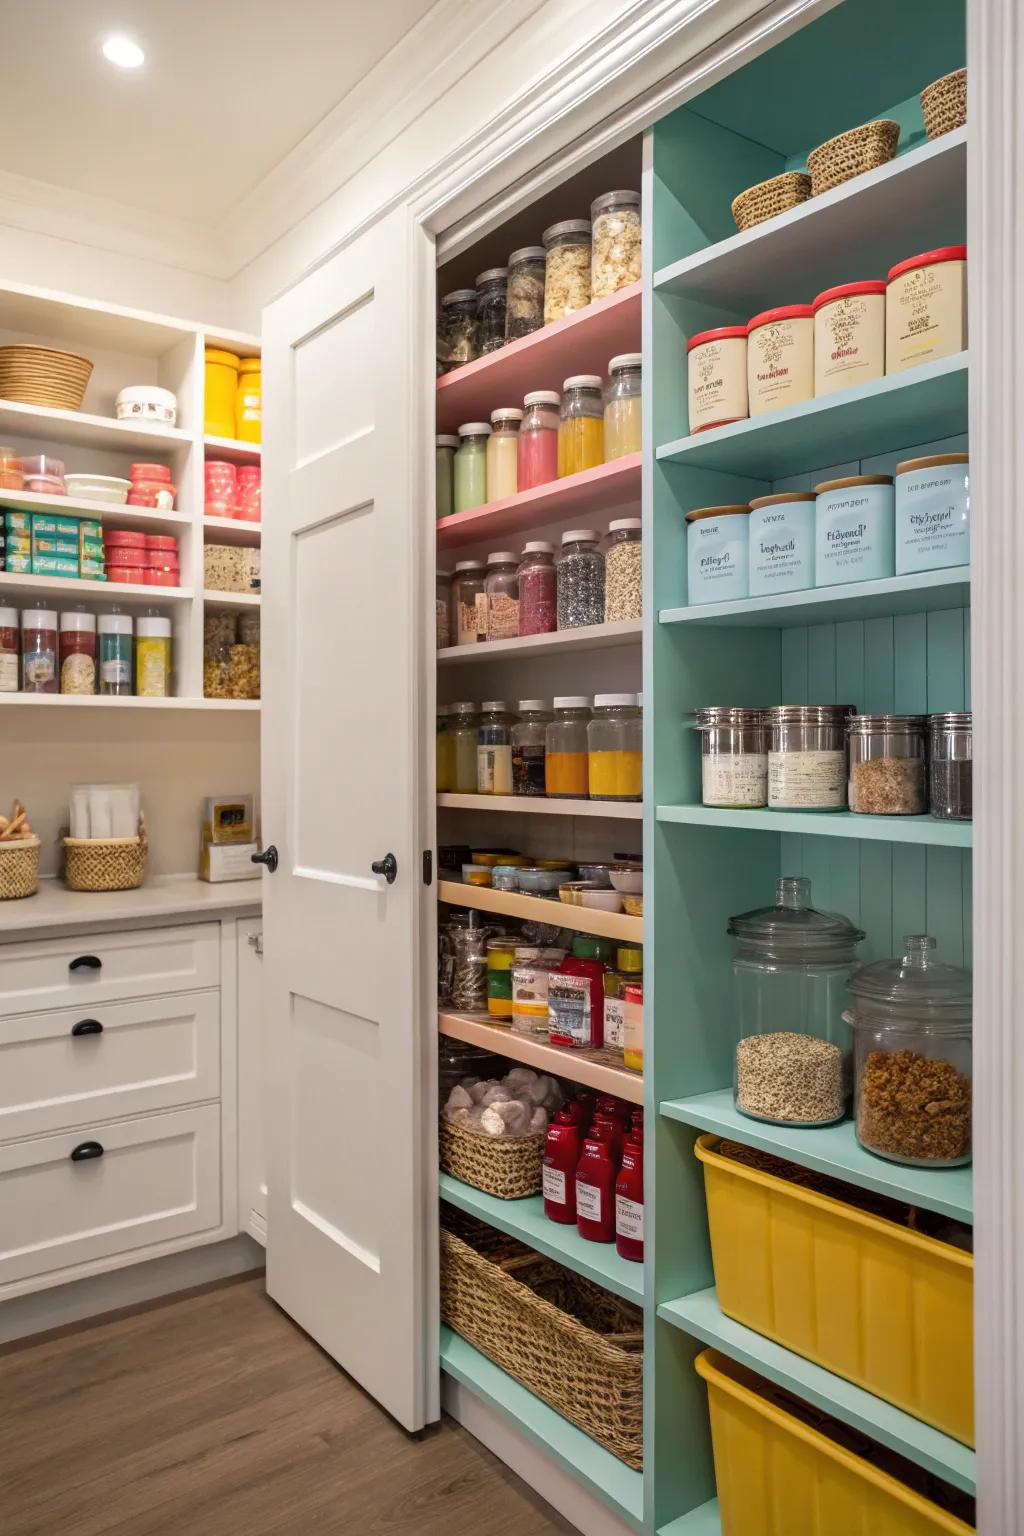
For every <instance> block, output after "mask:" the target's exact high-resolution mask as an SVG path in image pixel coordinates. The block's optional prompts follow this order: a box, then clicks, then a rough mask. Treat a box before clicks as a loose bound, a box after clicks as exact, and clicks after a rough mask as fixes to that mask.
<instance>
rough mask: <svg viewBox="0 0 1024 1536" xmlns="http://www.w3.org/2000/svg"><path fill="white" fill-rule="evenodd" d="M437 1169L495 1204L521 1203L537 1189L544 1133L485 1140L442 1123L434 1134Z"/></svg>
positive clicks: (482, 1135)
mask: <svg viewBox="0 0 1024 1536" xmlns="http://www.w3.org/2000/svg"><path fill="white" fill-rule="evenodd" d="M438 1148H439V1153H440V1158H441V1167H442V1168H443V1169H444V1171H445V1173H450V1174H452V1175H453V1176H454V1177H455V1178H456V1179H461V1180H462V1182H463V1184H472V1186H473V1188H474V1189H482V1190H483V1191H484V1193H485V1194H488V1195H496V1196H497V1198H498V1199H499V1200H522V1199H523V1198H524V1196H526V1195H535V1194H536V1193H537V1192H538V1190H539V1189H540V1187H541V1182H542V1173H541V1170H542V1167H543V1163H544V1132H543V1131H540V1132H538V1133H537V1134H535V1135H529V1136H488V1135H487V1134H486V1132H484V1131H467V1130H466V1129H465V1127H464V1126H461V1125H453V1124H452V1122H451V1121H450V1120H442V1121H441V1125H440V1130H439V1132H438Z"/></svg>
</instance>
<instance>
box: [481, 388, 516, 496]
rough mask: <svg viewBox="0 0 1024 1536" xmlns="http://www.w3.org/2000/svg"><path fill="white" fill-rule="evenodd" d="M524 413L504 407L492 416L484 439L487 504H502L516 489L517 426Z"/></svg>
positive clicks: (513, 408)
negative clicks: (492, 502) (485, 445)
mask: <svg viewBox="0 0 1024 1536" xmlns="http://www.w3.org/2000/svg"><path fill="white" fill-rule="evenodd" d="M522 419H523V413H522V411H520V410H519V409H518V408H517V407H515V406H511V405H503V406H501V407H500V408H499V409H498V410H496V411H492V412H491V435H490V437H489V438H488V439H487V500H488V501H504V500H505V498H506V497H507V496H514V495H515V494H516V492H517V491H518V489H519V464H518V459H519V423H520V422H521V421H522Z"/></svg>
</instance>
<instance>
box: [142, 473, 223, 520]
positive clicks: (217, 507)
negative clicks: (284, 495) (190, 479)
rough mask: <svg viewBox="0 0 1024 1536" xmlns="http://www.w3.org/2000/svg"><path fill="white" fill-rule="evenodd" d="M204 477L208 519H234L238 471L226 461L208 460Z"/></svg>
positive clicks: (205, 506) (205, 505)
mask: <svg viewBox="0 0 1024 1536" xmlns="http://www.w3.org/2000/svg"><path fill="white" fill-rule="evenodd" d="M139 467H140V468H141V467H142V466H141V465H140V466H139ZM203 476H204V484H205V487H206V494H205V497H204V510H205V512H206V515H207V517H234V515H235V509H236V507H237V505H238V470H237V469H236V468H235V466H234V464H229V463H228V462H227V461H226V460H225V459H207V461H206V464H205V466H204V469H203Z"/></svg>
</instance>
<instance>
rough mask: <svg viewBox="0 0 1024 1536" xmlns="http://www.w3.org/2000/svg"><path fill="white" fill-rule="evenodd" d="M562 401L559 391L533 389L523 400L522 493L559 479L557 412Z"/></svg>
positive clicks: (519, 474) (520, 444) (520, 486)
mask: <svg viewBox="0 0 1024 1536" xmlns="http://www.w3.org/2000/svg"><path fill="white" fill-rule="evenodd" d="M561 403H562V397H561V395H560V394H559V393H558V391H557V389H531V390H530V393H529V394H528V395H525V396H524V397H523V405H524V406H525V407H526V409H525V411H524V412H523V420H522V425H521V426H520V428H519V445H518V446H519V458H518V477H517V478H518V485H519V489H520V490H521V491H532V490H533V488H534V486H537V485H548V484H549V483H550V482H551V481H552V480H557V479H558V411H559V407H560V405H561Z"/></svg>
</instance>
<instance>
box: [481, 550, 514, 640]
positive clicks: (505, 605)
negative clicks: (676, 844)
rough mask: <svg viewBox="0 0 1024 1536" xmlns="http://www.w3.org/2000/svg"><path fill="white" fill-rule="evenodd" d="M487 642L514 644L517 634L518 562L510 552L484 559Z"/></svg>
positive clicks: (498, 552)
mask: <svg viewBox="0 0 1024 1536" xmlns="http://www.w3.org/2000/svg"><path fill="white" fill-rule="evenodd" d="M484 591H485V594H486V597H487V638H488V640H515V638H516V637H517V635H518V634H519V562H518V559H517V556H516V554H515V551H514V550H511V549H498V550H495V551H494V552H493V553H492V554H490V555H488V556H487V575H486V577H485V578H484Z"/></svg>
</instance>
